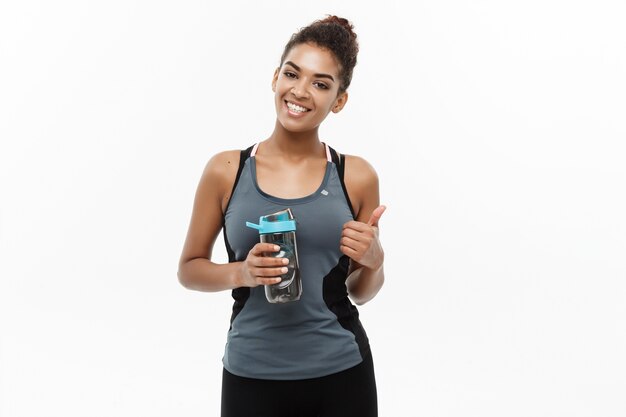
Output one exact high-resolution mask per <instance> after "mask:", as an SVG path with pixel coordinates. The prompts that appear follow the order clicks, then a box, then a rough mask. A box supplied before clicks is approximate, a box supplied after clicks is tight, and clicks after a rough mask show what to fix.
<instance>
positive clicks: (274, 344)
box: [222, 144, 369, 380]
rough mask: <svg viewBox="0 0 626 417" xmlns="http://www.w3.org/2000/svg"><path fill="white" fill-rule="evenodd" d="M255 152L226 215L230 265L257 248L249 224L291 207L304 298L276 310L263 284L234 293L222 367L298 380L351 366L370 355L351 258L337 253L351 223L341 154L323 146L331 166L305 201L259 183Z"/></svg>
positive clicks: (247, 158) (245, 159)
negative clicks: (353, 295) (353, 292)
mask: <svg viewBox="0 0 626 417" xmlns="http://www.w3.org/2000/svg"><path fill="white" fill-rule="evenodd" d="M257 146H258V144H257V145H255V146H254V147H250V148H248V149H246V150H245V151H242V152H241V160H240V165H239V171H238V173H237V179H236V181H235V184H234V186H233V192H232V194H231V199H230V202H229V204H228V207H227V209H226V213H225V216H224V240H225V243H226V249H227V251H228V255H229V260H230V262H235V261H243V260H244V259H245V258H246V256H247V255H248V252H249V251H250V249H251V248H252V247H253V246H254V245H255V244H256V243H258V242H259V235H258V232H257V231H255V230H253V229H250V228H248V227H246V224H245V223H246V221H251V222H257V221H258V220H259V217H260V216H262V215H265V214H269V213H274V212H276V211H279V210H282V209H285V208H291V210H292V212H293V214H294V217H295V218H296V222H297V223H296V225H297V230H296V239H297V242H298V261H299V264H300V271H301V276H302V286H303V289H302V297H301V298H300V300H299V301H295V302H290V303H285V304H271V303H269V302H268V301H267V300H266V298H265V292H264V288H263V287H262V286H259V287H255V288H248V287H242V288H236V289H234V290H233V292H232V295H233V298H234V299H235V302H234V305H233V312H232V316H231V321H230V328H229V330H228V335H227V341H226V348H225V352H224V357H223V360H222V361H223V364H224V368H226V370H227V371H229V372H230V373H232V374H235V375H239V376H243V377H248V378H260V379H274V380H278V379H282V380H295V379H306V378H316V377H320V376H325V375H329V374H332V373H335V372H339V371H342V370H345V369H348V368H350V367H353V366H355V365H357V364H359V363H360V362H361V361H362V360H363V358H364V357H365V356H366V355H367V354H368V353H369V342H368V339H367V335H366V333H365V331H364V329H363V327H362V326H361V323H360V320H359V313H358V311H357V309H356V307H355V306H354V305H352V303H351V302H350V300H349V299H348V295H347V289H346V285H345V281H346V277H347V272H348V266H349V258H348V257H347V256H345V255H343V254H342V253H341V251H340V250H339V240H340V238H341V230H342V227H343V224H344V223H345V222H347V221H350V220H353V219H354V215H353V213H352V206H351V204H350V200H349V198H348V194H347V193H346V190H345V185H344V183H343V156H342V157H341V158H340V157H338V155H337V153H336V152H335V151H334V150H333V149H332V148H330V147H328V146H327V145H325V146H326V153H327V158H328V162H327V164H326V173H325V175H324V179H323V181H322V183H321V184H320V186H319V188H318V189H317V190H316V191H315V192H314V193H313V194H311V195H308V196H306V197H302V198H297V199H282V198H277V197H273V196H271V195H269V194H267V193H265V192H263V190H261V189H260V188H259V186H258V184H257V180H256V163H255V156H254V155H255V152H256V148H257Z"/></svg>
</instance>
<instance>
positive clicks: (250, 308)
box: [178, 16, 385, 417]
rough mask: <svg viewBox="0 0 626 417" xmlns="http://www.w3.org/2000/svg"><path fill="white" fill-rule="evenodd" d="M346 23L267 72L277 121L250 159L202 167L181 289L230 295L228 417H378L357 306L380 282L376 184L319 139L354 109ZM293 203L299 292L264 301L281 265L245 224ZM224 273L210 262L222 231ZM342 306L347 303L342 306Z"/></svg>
mask: <svg viewBox="0 0 626 417" xmlns="http://www.w3.org/2000/svg"><path fill="white" fill-rule="evenodd" d="M352 29H353V27H352V25H351V24H350V23H349V22H348V21H347V20H346V19H343V18H339V17H337V16H329V17H327V18H325V19H323V20H321V21H316V22H314V23H312V24H311V25H309V26H307V27H305V28H302V29H301V30H300V31H299V32H297V33H295V34H294V35H293V36H292V37H291V39H290V41H289V42H288V43H287V45H286V47H285V50H284V52H283V55H282V57H281V60H280V66H279V67H278V68H277V69H276V71H275V72H274V77H273V80H272V91H274V104H275V106H276V115H277V117H276V125H275V128H274V131H273V132H272V134H271V135H270V136H269V137H268V138H267V139H265V140H264V141H261V142H260V143H258V144H256V145H254V146H251V147H250V148H248V149H247V150H245V151H239V150H233V151H226V152H222V153H219V154H217V155H215V156H214V157H213V158H211V160H210V161H209V162H208V163H207V165H206V168H205V170H204V173H203V175H202V178H201V179H200V183H199V185H198V189H197V192H196V197H195V201H194V206H193V213H192V217H191V222H190V225H189V231H188V234H187V239H186V241H185V245H184V248H183V251H182V255H181V258H180V265H179V271H178V277H179V280H180V282H181V283H182V285H184V286H185V287H187V288H190V289H193V290H199V291H222V290H232V295H233V298H234V299H235V303H234V306H233V312H232V316H231V321H230V329H229V332H228V337H227V343H226V350H225V353H224V358H223V364H224V371H223V379H222V416H223V417H252V416H271V417H277V416H298V417H302V416H323V417H333V416H342V417H348V416H359V417H369V416H377V413H378V412H377V396H376V382H375V378H374V368H373V363H372V354H371V352H370V347H369V342H368V339H367V336H366V333H365V330H364V329H363V327H362V326H361V323H360V320H359V315H358V311H357V309H356V307H355V306H354V305H353V304H352V303H351V302H350V299H352V300H353V301H354V302H355V303H356V304H358V305H361V304H363V303H365V302H367V301H369V300H370V299H372V298H373V297H374V296H375V295H376V293H377V292H378V291H379V290H380V288H381V286H382V285H383V280H384V274H383V258H384V254H383V249H382V247H381V244H380V241H379V238H378V220H379V219H380V217H381V215H382V213H383V211H384V210H385V207H384V206H379V193H378V177H377V175H376V172H375V171H374V169H373V168H372V167H371V166H370V165H369V164H368V163H367V162H366V161H365V160H363V159H362V158H359V157H356V156H350V155H339V154H337V153H336V152H335V151H334V150H333V149H332V148H331V147H329V146H328V145H327V144H325V143H323V142H321V141H320V138H319V136H318V130H319V126H320V124H321V123H322V122H323V121H324V119H325V118H326V116H328V114H329V113H330V112H333V113H339V112H340V111H341V109H342V108H343V107H344V106H345V105H346V102H347V101H348V92H347V89H348V86H349V85H350V81H351V78H352V71H353V69H354V66H355V65H356V58H357V52H358V44H357V41H356V34H355V33H354V32H353V31H352ZM285 208H290V209H291V210H292V212H293V214H294V217H295V218H296V221H297V231H296V234H297V243H298V260H299V266H300V271H301V276H302V286H303V292H302V297H301V299H300V300H299V301H294V302H289V303H284V304H271V303H269V302H268V301H267V300H266V298H265V293H264V287H263V286H264V285H272V284H276V283H278V282H280V281H281V278H280V275H281V274H283V273H285V272H286V267H285V264H286V263H287V260H286V259H283V258H276V257H271V256H264V255H266V254H270V253H272V252H276V251H277V250H278V247H277V246H275V245H273V244H269V243H259V234H258V232H257V231H255V230H253V229H250V228H247V227H246V226H245V223H246V221H250V222H256V221H258V219H259V217H260V216H262V215H266V214H270V213H274V212H277V211H280V210H283V209H285ZM222 228H223V229H224V239H225V243H226V248H227V251H228V254H229V258H230V259H229V261H230V262H229V263H228V264H217V263H214V262H212V261H211V252H212V249H213V245H214V243H215V240H216V238H217V236H218V234H219V232H220V230H221V229H222ZM349 298H350V299H349Z"/></svg>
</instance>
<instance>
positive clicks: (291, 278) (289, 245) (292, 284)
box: [246, 208, 302, 303]
mask: <svg viewBox="0 0 626 417" xmlns="http://www.w3.org/2000/svg"><path fill="white" fill-rule="evenodd" d="M246 226H248V227H251V228H253V229H257V230H258V231H259V235H260V239H261V242H262V243H273V244H275V245H278V246H280V250H279V251H278V252H268V253H266V256H273V257H276V258H287V259H289V263H288V264H287V265H286V266H287V273H285V274H282V275H281V276H280V278H281V281H280V282H278V283H276V284H272V285H266V286H265V297H266V298H267V301H269V302H270V303H287V302H289V301H297V300H299V299H300V296H301V295H302V281H301V279H300V269H299V268H298V249H297V247H296V221H295V219H294V217H293V213H292V212H291V209H289V208H288V209H285V210H281V211H278V212H276V213H272V214H268V215H265V216H261V217H259V224H254V223H250V222H246Z"/></svg>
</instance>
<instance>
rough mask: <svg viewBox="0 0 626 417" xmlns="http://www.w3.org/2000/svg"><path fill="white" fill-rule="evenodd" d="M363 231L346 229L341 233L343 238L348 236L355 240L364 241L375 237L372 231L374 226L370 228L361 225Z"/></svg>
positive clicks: (363, 224)
mask: <svg viewBox="0 0 626 417" xmlns="http://www.w3.org/2000/svg"><path fill="white" fill-rule="evenodd" d="M361 225H362V230H356V229H351V228H345V229H343V230H342V231H341V236H342V237H343V236H346V237H349V238H352V239H354V240H363V239H367V238H371V237H373V236H374V232H373V231H372V227H373V226H368V225H366V224H365V223H361Z"/></svg>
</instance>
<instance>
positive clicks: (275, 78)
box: [272, 68, 280, 92]
mask: <svg viewBox="0 0 626 417" xmlns="http://www.w3.org/2000/svg"><path fill="white" fill-rule="evenodd" d="M278 71H280V68H276V70H275V71H274V76H273V77H272V91H273V92H276V81H278Z"/></svg>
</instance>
